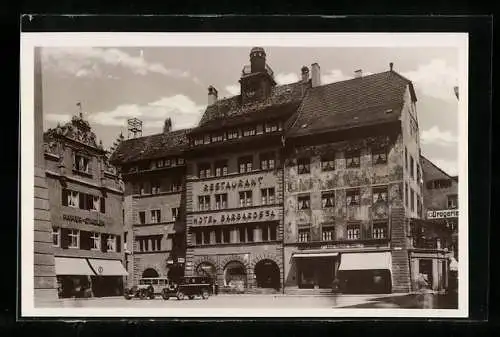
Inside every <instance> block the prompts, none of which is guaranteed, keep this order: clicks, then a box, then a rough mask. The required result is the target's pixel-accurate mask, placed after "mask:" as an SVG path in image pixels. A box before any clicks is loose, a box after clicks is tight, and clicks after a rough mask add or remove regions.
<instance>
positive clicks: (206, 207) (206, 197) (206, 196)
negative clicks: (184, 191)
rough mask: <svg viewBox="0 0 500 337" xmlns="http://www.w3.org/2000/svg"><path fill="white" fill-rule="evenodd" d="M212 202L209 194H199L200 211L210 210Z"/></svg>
mask: <svg viewBox="0 0 500 337" xmlns="http://www.w3.org/2000/svg"><path fill="white" fill-rule="evenodd" d="M207 200H208V202H207ZM202 201H203V202H202ZM210 203H211V198H210V195H209V194H203V195H199V196H198V211H200V212H203V211H210V210H211V208H212V207H211V205H210ZM202 205H203V206H202Z"/></svg>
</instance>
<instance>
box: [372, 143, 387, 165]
mask: <svg viewBox="0 0 500 337" xmlns="http://www.w3.org/2000/svg"><path fill="white" fill-rule="evenodd" d="M372 163H373V165H381V164H387V148H385V147H381V148H377V149H373V150H372Z"/></svg>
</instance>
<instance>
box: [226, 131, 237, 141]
mask: <svg viewBox="0 0 500 337" xmlns="http://www.w3.org/2000/svg"><path fill="white" fill-rule="evenodd" d="M227 139H238V130H231V131H228V132H227Z"/></svg>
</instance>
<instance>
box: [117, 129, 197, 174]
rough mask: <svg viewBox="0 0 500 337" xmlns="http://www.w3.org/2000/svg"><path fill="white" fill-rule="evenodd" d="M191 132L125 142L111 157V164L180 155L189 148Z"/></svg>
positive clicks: (161, 134) (168, 133)
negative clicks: (189, 133)
mask: <svg viewBox="0 0 500 337" xmlns="http://www.w3.org/2000/svg"><path fill="white" fill-rule="evenodd" d="M189 131H190V129H182V130H176V131H170V132H166V133H159V134H154V135H151V136H145V137H138V138H133V139H127V140H124V141H123V142H121V143H120V145H118V148H117V149H116V150H115V151H114V152H113V154H112V155H111V158H110V162H111V163H113V164H115V165H120V164H124V163H131V162H137V161H141V160H149V159H156V158H162V157H166V156H170V155H179V154H181V153H182V151H183V150H185V149H186V148H187V147H188V139H187V134H188V132H189Z"/></svg>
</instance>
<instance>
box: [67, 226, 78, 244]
mask: <svg viewBox="0 0 500 337" xmlns="http://www.w3.org/2000/svg"><path fill="white" fill-rule="evenodd" d="M68 237H69V245H68V247H69V248H80V231H79V230H76V229H70V230H69V232H68Z"/></svg>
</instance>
